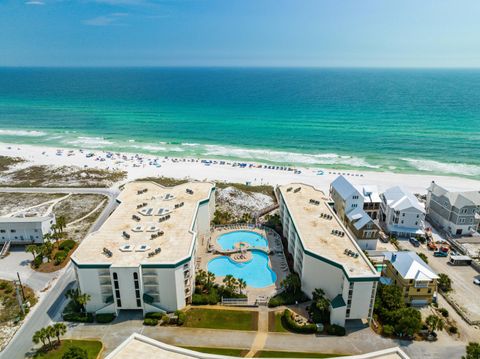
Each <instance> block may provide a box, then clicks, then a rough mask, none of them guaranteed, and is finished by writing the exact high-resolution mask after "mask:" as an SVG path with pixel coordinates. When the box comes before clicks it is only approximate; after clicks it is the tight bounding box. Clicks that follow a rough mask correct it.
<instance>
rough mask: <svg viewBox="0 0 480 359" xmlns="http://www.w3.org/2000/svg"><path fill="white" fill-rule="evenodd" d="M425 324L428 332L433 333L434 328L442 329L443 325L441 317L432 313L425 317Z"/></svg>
mask: <svg viewBox="0 0 480 359" xmlns="http://www.w3.org/2000/svg"><path fill="white" fill-rule="evenodd" d="M425 324H426V325H427V327H428V330H429V332H430V333H434V332H435V331H436V330H443V327H444V326H445V322H444V321H443V319H441V318H439V317H437V316H436V315H433V314H431V315H429V316H428V317H427V319H425Z"/></svg>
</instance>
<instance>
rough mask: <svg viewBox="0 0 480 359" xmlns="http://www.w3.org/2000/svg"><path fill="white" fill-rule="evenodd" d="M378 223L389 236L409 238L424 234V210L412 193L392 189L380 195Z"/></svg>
mask: <svg viewBox="0 0 480 359" xmlns="http://www.w3.org/2000/svg"><path fill="white" fill-rule="evenodd" d="M380 198H381V200H382V203H381V204H380V211H381V214H380V217H381V218H380V223H381V224H383V226H384V227H385V230H386V231H387V232H389V233H390V234H394V235H396V236H398V237H410V236H416V235H422V234H424V227H425V208H424V206H423V205H422V204H421V203H420V202H419V201H418V199H417V197H415V196H414V195H413V194H412V193H410V192H408V191H406V190H405V189H403V188H401V187H398V186H396V187H392V188H389V189H387V190H386V191H385V192H384V193H382V194H381V195H380Z"/></svg>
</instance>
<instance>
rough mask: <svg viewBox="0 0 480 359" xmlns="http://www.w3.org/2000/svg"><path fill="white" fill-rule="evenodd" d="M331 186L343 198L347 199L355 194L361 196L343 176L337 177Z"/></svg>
mask: <svg viewBox="0 0 480 359" xmlns="http://www.w3.org/2000/svg"><path fill="white" fill-rule="evenodd" d="M331 186H332V187H333V188H334V189H335V190H336V191H337V192H338V194H339V195H340V196H341V197H342V198H343V199H347V198H349V197H350V196H352V195H354V194H356V195H358V196H361V195H362V194H361V193H360V192H359V191H358V190H357V189H356V188H355V187H354V186H353V185H352V184H351V183H350V182H349V181H348V180H347V179H346V178H345V177H343V176H338V177H337V178H336V179H335V180H334V181H333V182H332V184H331Z"/></svg>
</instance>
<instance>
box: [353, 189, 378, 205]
mask: <svg viewBox="0 0 480 359" xmlns="http://www.w3.org/2000/svg"><path fill="white" fill-rule="evenodd" d="M355 188H356V189H357V191H360V192H361V193H362V195H363V201H364V202H366V203H378V202H381V201H382V200H381V199H380V194H379V192H378V187H377V186H373V185H360V186H355Z"/></svg>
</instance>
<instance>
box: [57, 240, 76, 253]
mask: <svg viewBox="0 0 480 359" xmlns="http://www.w3.org/2000/svg"><path fill="white" fill-rule="evenodd" d="M73 247H75V241H74V240H73V239H67V240H65V241H63V242H62V243H60V244H59V245H58V249H59V250H61V251H66V252H67V253H68V252H69V251H70V250H71V249H72V248H73Z"/></svg>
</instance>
